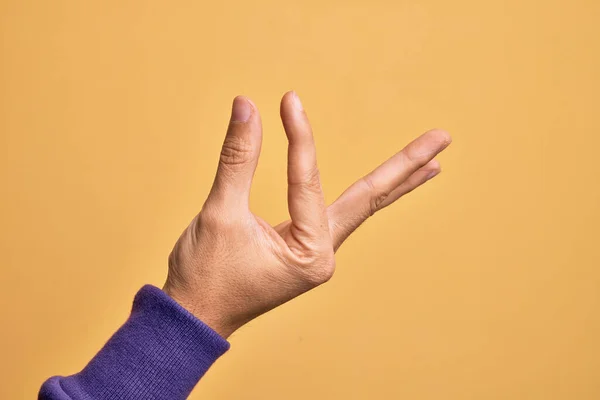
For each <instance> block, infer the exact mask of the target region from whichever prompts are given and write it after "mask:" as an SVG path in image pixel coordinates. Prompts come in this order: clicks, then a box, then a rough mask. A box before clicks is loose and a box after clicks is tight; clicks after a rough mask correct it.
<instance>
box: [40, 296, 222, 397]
mask: <svg viewBox="0 0 600 400" xmlns="http://www.w3.org/2000/svg"><path fill="white" fill-rule="evenodd" d="M228 348H229V343H228V342H227V341H226V340H225V339H223V338H222V337H221V336H219V335H218V334H217V333H216V332H214V331H213V330H212V329H211V328H209V327H208V326H207V325H205V324H204V323H202V322H201V321H200V320H198V319H197V318H196V317H194V316H193V315H192V314H190V313H189V312H188V311H186V310H185V309H184V308H183V307H181V306H180V305H179V304H177V303H176V302H175V301H174V300H173V299H171V298H170V297H169V296H167V295H166V294H165V293H164V292H163V291H161V290H160V289H158V288H156V287H153V286H149V285H147V286H144V287H143V288H142V289H141V290H140V291H139V292H138V294H137V295H136V297H135V300H134V304H133V309H132V312H131V315H130V317H129V319H128V320H127V321H126V322H125V324H124V325H123V326H122V327H121V328H120V329H119V330H118V331H117V332H116V333H115V334H114V335H113V336H112V337H111V338H110V340H109V341H108V342H107V343H106V345H105V346H104V347H103V348H102V349H101V350H100V352H99V353H98V354H97V355H96V356H95V357H94V358H93V359H92V360H91V361H90V363H89V364H88V365H87V366H86V367H85V368H84V369H83V370H82V371H81V372H79V373H77V374H75V375H72V376H68V377H52V378H50V379H48V380H47V381H46V382H45V383H44V385H43V386H42V389H41V391H40V395H39V398H40V399H51V400H56V399H59V400H63V399H69V400H76V399H77V400H78V399H96V398H102V399H129V398H136V399H137V398H155V399H173V400H176V399H185V398H187V396H188V395H189V394H190V392H191V391H192V389H193V388H194V386H195V385H196V383H197V382H198V381H199V380H200V378H201V377H202V376H203V375H204V373H205V372H206V371H207V370H208V368H209V367H210V366H211V365H212V364H213V363H214V362H215V361H216V360H217V358H219V357H220V356H221V355H222V354H223V353H224V352H225V351H227V349H228Z"/></svg>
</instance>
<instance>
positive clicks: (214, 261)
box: [163, 92, 451, 338]
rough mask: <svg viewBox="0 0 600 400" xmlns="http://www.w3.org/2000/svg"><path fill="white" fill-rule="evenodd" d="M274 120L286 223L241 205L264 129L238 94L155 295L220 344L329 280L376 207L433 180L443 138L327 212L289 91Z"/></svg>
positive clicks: (386, 168) (377, 173) (303, 124)
mask: <svg viewBox="0 0 600 400" xmlns="http://www.w3.org/2000/svg"><path fill="white" fill-rule="evenodd" d="M281 120H282V121H283V126H284V128H285V132H286V135H287V137H288V141H289V147H288V209H289V213H290V217H291V219H290V220H289V221H286V222H283V223H281V224H279V225H277V226H275V227H271V226H270V225H269V224H267V223H266V222H265V221H264V220H262V219H261V218H260V217H258V216H255V215H254V214H252V212H251V211H250V209H249V205H248V202H249V195H250V186H251V184H252V177H253V175H254V171H255V169H256V165H257V163H258V158H259V154H260V147H261V142H262V127H261V120H260V116H259V113H258V110H257V109H256V107H255V105H254V104H253V103H252V102H251V101H250V100H248V99H247V98H245V97H240V96H239V97H236V98H235V100H234V102H233V109H232V115H231V121H230V123H229V128H228V131H227V135H226V137H225V141H224V143H223V149H222V151H221V158H220V162H219V166H218V169H217V175H216V177H215V181H214V183H213V186H212V189H211V191H210V194H209V195H208V198H207V199H206V202H205V203H204V206H203V207H202V210H201V211H200V213H199V214H198V215H197V216H196V217H195V218H194V219H193V220H192V222H191V223H190V225H189V226H188V227H187V229H186V230H185V231H184V232H183V234H182V235H181V237H180V238H179V240H178V241H177V243H176V244H175V247H174V248H173V251H172V252H171V255H170V256H169V273H168V277H167V281H166V283H165V286H164V288H163V290H164V291H165V292H166V293H167V294H169V295H170V296H171V297H172V298H174V299H175V300H176V301H177V302H179V303H180V304H181V305H182V306H183V307H185V308H186V309H188V311H190V312H191V313H192V314H194V315H195V316H196V317H198V318H199V319H201V320H202V321H203V322H205V323H206V324H207V325H209V326H210V327H211V328H213V329H214V330H215V331H217V332H218V333H219V334H220V335H221V336H223V337H225V338H227V337H228V336H229V335H231V334H232V333H233V332H234V331H235V330H236V329H238V328H239V327H241V326H242V325H244V324H245V323H247V322H249V321H250V320H252V319H253V318H255V317H257V316H259V315H260V314H263V313H265V312H267V311H269V310H271V309H273V308H275V307H277V306H279V305H281V304H283V303H285V302H287V301H288V300H291V299H293V298H294V297H296V296H298V295H300V294H302V293H304V292H306V291H308V290H310V289H312V288H314V287H316V286H318V285H320V284H322V283H324V282H326V281H328V280H329V279H330V278H331V276H332V274H333V272H334V269H335V259H334V252H335V251H336V250H337V249H338V248H339V246H340V245H341V244H342V242H343V241H344V240H345V239H346V238H347V237H348V236H349V235H350V234H351V233H352V232H353V231H354V230H355V229H356V228H357V227H358V226H359V225H360V224H361V223H363V222H364V221H365V220H366V219H367V218H368V217H370V216H372V215H373V214H374V213H375V212H376V211H379V210H381V209H382V208H384V207H386V206H388V205H390V204H392V203H393V202H394V201H396V200H398V199H399V198H400V197H401V196H403V195H404V194H406V193H408V192H410V191H411V190H413V189H415V188H416V187H418V186H420V185H422V184H423V183H425V182H426V181H427V180H429V179H431V178H433V177H434V176H435V175H437V174H438V173H439V172H440V165H439V163H438V162H437V161H436V160H434V157H435V156H436V155H437V154H438V153H439V152H441V151H442V150H444V149H445V148H446V147H447V146H448V145H449V144H450V142H451V139H450V136H449V135H448V134H447V133H446V132H444V131H440V130H432V131H429V132H427V133H424V134H423V135H421V136H420V137H418V138H417V139H416V140H414V141H413V142H411V143H410V144H409V145H408V146H406V147H405V148H404V149H403V150H402V151H400V152H398V153H397V154H395V155H394V156H393V157H391V158H390V159H388V160H387V161H386V162H384V163H383V164H381V165H380V166H379V167H378V168H376V169H375V170H374V171H372V172H371V173H369V174H368V175H366V176H365V177H363V178H361V179H359V180H358V181H357V182H356V183H354V184H353V185H352V186H350V187H349V188H348V189H347V190H346V191H345V192H344V193H343V194H342V195H341V196H340V197H339V198H338V199H337V200H336V201H335V202H334V203H332V204H331V205H330V206H329V207H327V206H326V205H325V201H324V198H323V191H322V188H321V182H320V179H319V170H318V168H317V158H316V150H315V144H314V140H313V135H312V131H311V127H310V124H309V122H308V119H307V116H306V113H305V112H304V110H303V108H302V105H301V103H300V100H299V99H298V97H297V96H296V94H295V93H294V92H288V93H286V94H285V95H284V97H283V99H282V101H281Z"/></svg>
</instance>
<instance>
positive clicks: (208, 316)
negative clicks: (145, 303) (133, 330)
mask: <svg viewBox="0 0 600 400" xmlns="http://www.w3.org/2000/svg"><path fill="white" fill-rule="evenodd" d="M162 290H163V292H165V293H166V294H167V295H168V296H169V297H171V298H172V299H173V300H175V301H176V302H177V303H178V304H179V305H180V306H182V307H183V308H185V309H186V310H187V311H189V312H190V313H191V314H192V315H193V316H194V317H196V318H198V319H199V320H200V321H202V322H203V323H204V324H205V325H207V326H208V327H209V328H211V329H212V330H213V331H215V332H216V333H218V334H219V336H221V337H222V338H224V339H227V338H228V337H229V336H231V334H232V333H233V332H235V331H236V330H237V329H238V328H239V327H240V326H241V325H240V326H237V325H236V324H233V323H231V322H229V321H228V318H227V316H226V315H225V313H223V312H222V311H221V310H219V308H218V307H210V306H208V305H207V304H206V302H203V301H199V300H198V299H195V298H194V296H189V295H187V294H185V293H183V292H182V291H181V290H178V289H176V288H174V287H173V286H172V285H170V284H169V282H167V283H165V285H164V286H163V289H162Z"/></svg>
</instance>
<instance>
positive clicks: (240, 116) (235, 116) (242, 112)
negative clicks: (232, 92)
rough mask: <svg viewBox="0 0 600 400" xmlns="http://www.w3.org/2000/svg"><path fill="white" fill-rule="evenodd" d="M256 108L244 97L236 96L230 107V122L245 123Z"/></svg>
mask: <svg viewBox="0 0 600 400" xmlns="http://www.w3.org/2000/svg"><path fill="white" fill-rule="evenodd" d="M255 109H256V106H255V105H254V103H253V102H252V101H251V100H250V99H249V98H247V97H246V96H236V97H235V98H234V99H233V104H232V106H231V122H247V121H248V120H249V119H250V117H251V116H252V114H253V113H254V110H255Z"/></svg>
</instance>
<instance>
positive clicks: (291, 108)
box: [281, 92, 328, 234]
mask: <svg viewBox="0 0 600 400" xmlns="http://www.w3.org/2000/svg"><path fill="white" fill-rule="evenodd" d="M281 121H282V122H283V127H284V129H285V133H286V135H287V138H288V142H289V147H288V208H289V212H290V217H291V218H292V224H293V226H294V227H295V228H297V229H298V230H299V231H300V232H305V233H308V234H314V233H316V232H318V231H323V230H325V231H327V230H328V228H327V214H326V211H325V201H324V198H323V190H322V189H321V182H320V178H319V170H318V168H317V152H316V149H315V142H314V138H313V134H312V129H311V127H310V123H309V122H308V118H307V117H306V113H305V112H304V110H303V108H302V104H301V103H300V99H299V98H298V96H297V95H296V93H294V92H288V93H286V94H285V95H284V96H283V99H282V100H281Z"/></svg>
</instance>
